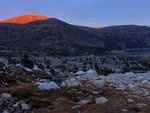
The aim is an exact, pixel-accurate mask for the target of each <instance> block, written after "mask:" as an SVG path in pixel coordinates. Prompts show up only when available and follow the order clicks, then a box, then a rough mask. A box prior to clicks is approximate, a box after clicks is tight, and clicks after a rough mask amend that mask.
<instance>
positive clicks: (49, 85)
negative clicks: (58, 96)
mask: <svg viewBox="0 0 150 113" xmlns="http://www.w3.org/2000/svg"><path fill="white" fill-rule="evenodd" d="M36 84H37V85H39V86H38V88H39V89H41V90H51V89H60V87H59V86H58V85H57V84H56V83H55V82H53V81H51V82H49V83H36Z"/></svg>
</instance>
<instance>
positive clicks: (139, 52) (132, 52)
mask: <svg viewBox="0 0 150 113" xmlns="http://www.w3.org/2000/svg"><path fill="white" fill-rule="evenodd" d="M125 54H129V55H150V49H147V50H125Z"/></svg>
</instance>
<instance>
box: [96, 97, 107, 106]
mask: <svg viewBox="0 0 150 113" xmlns="http://www.w3.org/2000/svg"><path fill="white" fill-rule="evenodd" d="M95 101H96V104H104V103H107V102H108V100H107V98H105V97H99V98H96V99H95Z"/></svg>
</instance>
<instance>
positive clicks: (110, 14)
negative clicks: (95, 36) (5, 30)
mask: <svg viewBox="0 0 150 113" xmlns="http://www.w3.org/2000/svg"><path fill="white" fill-rule="evenodd" d="M21 15H43V16H47V17H51V18H57V19H60V20H63V21H65V22H67V23H70V24H74V25H82V26H90V27H93V26H101V27H105V26H113V25H127V24H136V25H148V26H149V25H150V0H0V20H6V19H9V18H12V17H16V16H21Z"/></svg>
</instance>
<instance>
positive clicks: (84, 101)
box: [78, 100, 90, 105]
mask: <svg viewBox="0 0 150 113" xmlns="http://www.w3.org/2000/svg"><path fill="white" fill-rule="evenodd" d="M89 102H90V100H81V101H80V102H78V104H80V105H84V104H87V103H89Z"/></svg>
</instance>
